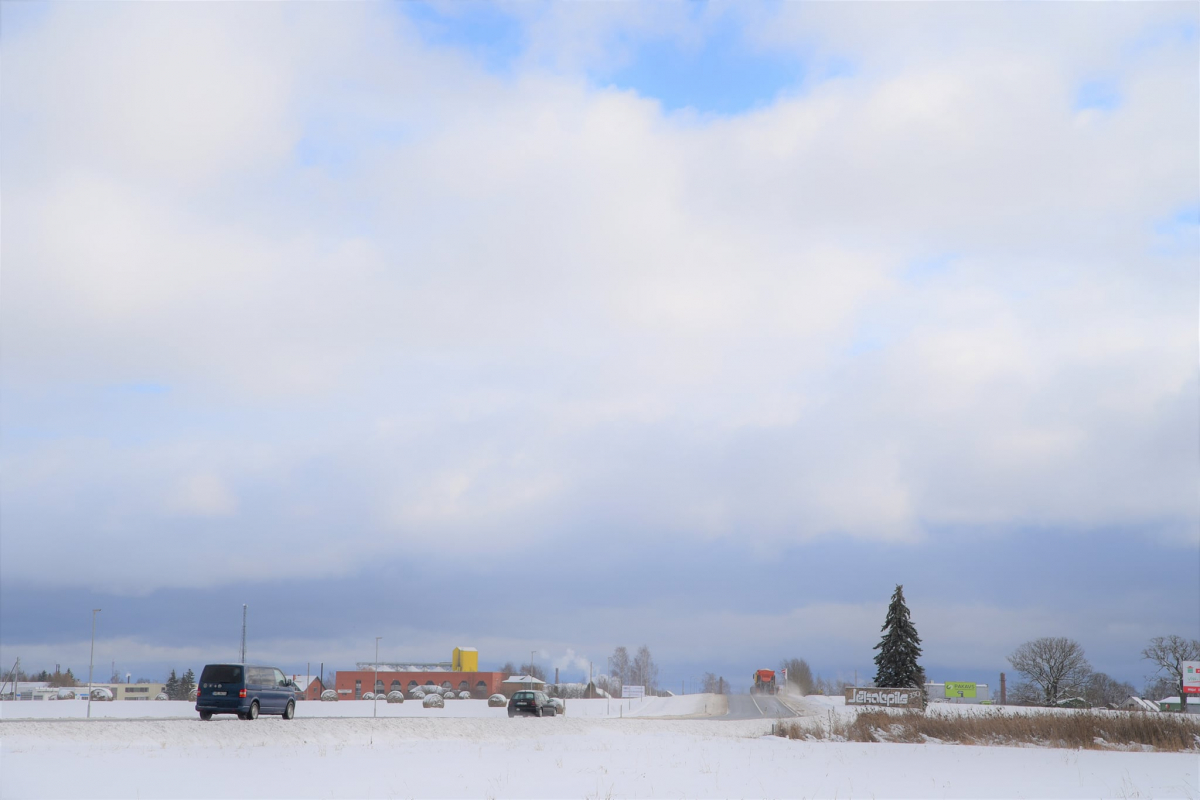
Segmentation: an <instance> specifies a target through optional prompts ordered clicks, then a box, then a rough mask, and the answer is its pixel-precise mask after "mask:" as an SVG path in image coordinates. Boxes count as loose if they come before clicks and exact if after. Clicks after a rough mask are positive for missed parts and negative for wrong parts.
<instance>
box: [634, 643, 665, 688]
mask: <svg viewBox="0 0 1200 800" xmlns="http://www.w3.org/2000/svg"><path fill="white" fill-rule="evenodd" d="M630 671H631V672H632V678H633V681H632V684H633V685H634V686H645V687H646V692H647V693H650V692H652V691H653V690H654V685H655V684H656V683H658V665H657V664H655V663H654V657H653V656H652V655H650V648H649V647H647V646H646V645H642V646H641V647H639V648H638V651H637V653H636V654H635V655H634V657H633V665H632V666H631V668H630Z"/></svg>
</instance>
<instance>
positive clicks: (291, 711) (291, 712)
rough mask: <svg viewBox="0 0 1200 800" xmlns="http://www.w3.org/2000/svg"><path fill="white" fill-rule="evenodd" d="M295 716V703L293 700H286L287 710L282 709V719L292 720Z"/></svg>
mask: <svg viewBox="0 0 1200 800" xmlns="http://www.w3.org/2000/svg"><path fill="white" fill-rule="evenodd" d="M295 716H296V703H295V701H293V700H288V704H287V708H285V709H283V718H284V719H294V718H295Z"/></svg>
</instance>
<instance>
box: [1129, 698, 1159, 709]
mask: <svg viewBox="0 0 1200 800" xmlns="http://www.w3.org/2000/svg"><path fill="white" fill-rule="evenodd" d="M1120 708H1132V709H1134V710H1137V711H1158V705H1157V704H1156V703H1154V702H1152V701H1150V700H1147V699H1146V698H1144V697H1136V696H1134V695H1130V696H1129V697H1127V698H1125V702H1123V703H1121V705H1120Z"/></svg>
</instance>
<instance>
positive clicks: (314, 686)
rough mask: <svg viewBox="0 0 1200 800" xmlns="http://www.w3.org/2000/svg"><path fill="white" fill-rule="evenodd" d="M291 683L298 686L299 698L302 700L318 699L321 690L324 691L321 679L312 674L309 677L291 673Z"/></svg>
mask: <svg viewBox="0 0 1200 800" xmlns="http://www.w3.org/2000/svg"><path fill="white" fill-rule="evenodd" d="M290 678H291V681H292V683H294V684H296V685H297V686H299V687H300V692H301V695H300V697H301V699H303V700H320V699H321V692H323V691H325V686H324V684H322V683H321V679H320V678H319V677H318V676H316V675H313V676H311V677H308V676H304V675H291V676H290Z"/></svg>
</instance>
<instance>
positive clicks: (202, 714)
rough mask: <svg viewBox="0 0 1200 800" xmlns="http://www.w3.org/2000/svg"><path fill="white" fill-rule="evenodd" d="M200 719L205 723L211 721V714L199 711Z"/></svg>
mask: <svg viewBox="0 0 1200 800" xmlns="http://www.w3.org/2000/svg"><path fill="white" fill-rule="evenodd" d="M200 719H202V720H204V721H205V722H208V721H209V720H210V719H212V712H211V711H201V712H200Z"/></svg>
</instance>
